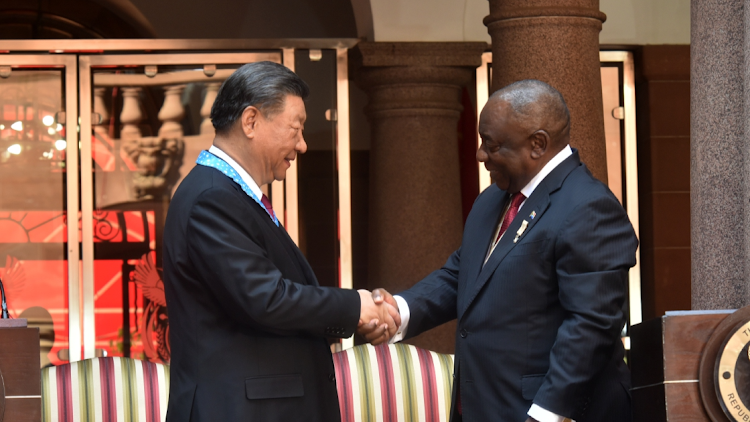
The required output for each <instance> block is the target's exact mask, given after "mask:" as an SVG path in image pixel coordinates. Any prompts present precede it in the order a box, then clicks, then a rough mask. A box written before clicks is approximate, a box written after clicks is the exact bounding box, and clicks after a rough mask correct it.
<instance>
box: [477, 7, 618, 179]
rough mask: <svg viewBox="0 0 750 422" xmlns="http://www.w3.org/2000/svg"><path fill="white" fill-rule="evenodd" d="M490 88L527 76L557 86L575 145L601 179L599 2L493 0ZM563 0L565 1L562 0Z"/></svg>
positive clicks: (489, 19)
mask: <svg viewBox="0 0 750 422" xmlns="http://www.w3.org/2000/svg"><path fill="white" fill-rule="evenodd" d="M489 1H490V14H489V16H487V17H486V18H485V19H484V23H485V25H487V30H488V32H489V34H490V36H491V37H492V90H493V91H496V90H498V89H500V88H502V87H504V86H505V85H508V84H510V83H512V82H515V81H519V80H523V79H539V80H541V81H544V82H547V83H548V84H550V85H552V86H553V87H555V88H556V89H557V90H558V91H560V92H561V93H562V95H563V97H565V101H566V102H567V103H568V108H570V117H571V130H570V139H571V141H570V142H571V145H572V146H573V147H574V148H578V150H579V151H580V154H581V159H582V160H583V162H585V163H586V165H587V166H588V167H589V169H590V170H591V172H592V173H593V174H594V176H596V177H597V178H598V179H599V180H602V181H603V182H604V183H607V161H606V151H605V147H606V144H605V141H604V116H603V115H602V81H601V74H600V70H599V67H600V65H599V32H600V31H601V29H602V22H604V20H605V19H606V15H604V13H602V12H600V11H599V0H569V1H565V2H560V1H559V0H533V1H529V0H489ZM561 3H564V4H561Z"/></svg>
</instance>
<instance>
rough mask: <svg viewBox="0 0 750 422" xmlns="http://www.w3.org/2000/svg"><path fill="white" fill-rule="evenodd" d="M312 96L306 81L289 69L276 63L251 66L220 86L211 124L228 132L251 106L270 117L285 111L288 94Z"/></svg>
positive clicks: (234, 74)
mask: <svg viewBox="0 0 750 422" xmlns="http://www.w3.org/2000/svg"><path fill="white" fill-rule="evenodd" d="M309 94H310V88H309V87H308V86H307V84H306V83H305V81H303V80H302V78H300V77H299V76H297V75H296V74H295V73H294V72H292V71H291V70H289V69H287V68H286V67H284V66H282V65H280V64H277V63H273V62H257V63H249V64H246V65H243V66H242V67H240V68H239V69H237V70H236V71H235V72H234V73H232V75H231V76H229V78H227V80H226V81H224V83H223V84H221V88H219V92H218V94H217V95H216V101H214V105H213V106H212V107H211V123H213V125H214V129H216V132H217V133H222V132H226V131H228V130H229V129H230V128H231V127H232V126H233V125H234V122H236V121H237V120H238V119H239V118H240V116H242V112H243V111H245V109H246V108H247V107H249V106H255V107H257V108H258V110H260V111H261V113H263V115H264V116H266V117H268V118H271V117H273V116H274V115H275V114H276V113H278V112H280V111H281V110H282V108H283V106H284V100H285V98H286V96H287V95H294V96H297V97H300V98H302V99H303V100H304V99H305V98H307V96H308V95H309Z"/></svg>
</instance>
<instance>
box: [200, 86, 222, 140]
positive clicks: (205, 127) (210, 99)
mask: <svg viewBox="0 0 750 422" xmlns="http://www.w3.org/2000/svg"><path fill="white" fill-rule="evenodd" d="M220 86H221V83H220V82H216V83H208V84H206V96H205V97H204V99H203V106H201V117H203V121H202V122H201V130H200V134H201V135H211V136H213V135H214V133H215V131H214V125H213V123H211V107H213V105H214V101H216V95H217V94H218V93H219V87H220Z"/></svg>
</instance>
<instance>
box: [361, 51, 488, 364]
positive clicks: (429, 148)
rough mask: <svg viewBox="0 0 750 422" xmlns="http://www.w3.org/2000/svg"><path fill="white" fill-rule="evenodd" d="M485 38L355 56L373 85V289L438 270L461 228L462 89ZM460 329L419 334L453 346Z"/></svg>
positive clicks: (432, 344)
mask: <svg viewBox="0 0 750 422" xmlns="http://www.w3.org/2000/svg"><path fill="white" fill-rule="evenodd" d="M486 48H487V45H486V44H485V43H386V42H383V43H371V42H364V43H360V44H359V45H358V46H357V50H356V51H355V52H354V55H355V57H354V60H353V62H354V63H355V65H358V66H359V67H358V69H357V73H358V74H357V75H356V78H357V81H358V83H359V84H360V85H362V86H363V87H364V89H366V90H367V92H368V94H369V98H370V103H369V105H368V107H367V109H366V113H367V115H368V118H369V120H370V124H371V127H372V142H371V149H370V232H369V236H370V248H369V254H370V264H369V269H370V286H369V287H370V288H375V287H385V288H386V289H387V290H388V291H390V292H399V291H402V290H405V289H407V288H409V287H410V286H412V285H413V284H414V283H416V282H417V281H419V280H420V279H422V278H423V277H425V276H426V275H427V274H429V273H430V272H432V271H434V270H436V269H438V268H440V266H442V265H443V264H444V263H445V261H446V259H447V258H448V257H449V256H450V254H451V253H452V252H453V251H454V250H455V249H456V248H457V247H458V246H459V245H460V243H461V233H462V229H463V227H462V217H461V191H460V185H459V162H458V144H457V142H458V136H457V130H458V129H457V125H458V118H459V115H460V113H461V110H462V107H461V102H460V98H461V96H460V95H461V87H462V85H464V84H466V83H469V82H470V81H471V78H472V75H473V73H474V71H475V68H476V67H477V66H479V65H480V64H481V55H482V52H483V51H484V50H485V49H486ZM454 336H455V325H454V324H447V325H445V326H442V327H439V328H437V329H435V330H432V331H430V332H428V333H425V334H422V335H421V336H419V337H417V338H416V339H414V340H413V341H410V342H413V343H414V344H418V345H420V346H422V347H425V348H427V349H430V350H435V351H441V352H451V353H452V352H453V348H454Z"/></svg>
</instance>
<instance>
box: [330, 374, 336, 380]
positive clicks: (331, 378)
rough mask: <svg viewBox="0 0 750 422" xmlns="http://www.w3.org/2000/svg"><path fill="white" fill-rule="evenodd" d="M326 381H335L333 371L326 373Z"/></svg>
mask: <svg viewBox="0 0 750 422" xmlns="http://www.w3.org/2000/svg"><path fill="white" fill-rule="evenodd" d="M328 381H331V382H334V381H336V375H335V374H333V373H330V374H328Z"/></svg>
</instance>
